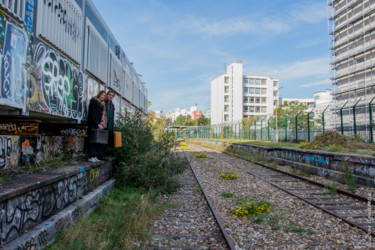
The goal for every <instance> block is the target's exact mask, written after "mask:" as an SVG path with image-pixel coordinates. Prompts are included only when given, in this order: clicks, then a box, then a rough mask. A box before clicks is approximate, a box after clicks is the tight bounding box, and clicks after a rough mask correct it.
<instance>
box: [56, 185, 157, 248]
mask: <svg viewBox="0 0 375 250" xmlns="http://www.w3.org/2000/svg"><path fill="white" fill-rule="evenodd" d="M154 198H155V192H152V191H150V192H143V191H141V190H139V189H133V188H124V187H123V188H115V189H113V190H110V191H109V193H108V195H107V196H105V197H103V198H102V199H101V201H100V203H99V206H98V208H97V209H96V211H95V212H94V213H92V214H91V215H89V216H88V217H86V218H83V219H81V220H80V221H79V222H77V223H75V224H73V225H72V226H71V228H70V229H69V230H67V231H64V232H63V233H61V234H60V235H59V236H58V240H57V242H55V244H53V245H52V247H51V248H52V249H74V250H75V249H125V248H132V246H133V248H134V246H135V245H134V243H137V242H140V241H144V240H146V239H147V238H148V234H147V230H146V229H147V227H148V224H149V221H150V219H151V218H152V217H154V216H155V215H157V214H158V213H159V211H161V209H160V208H157V207H155V206H153V204H152V203H153V201H154Z"/></svg>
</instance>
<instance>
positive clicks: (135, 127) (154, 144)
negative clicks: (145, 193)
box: [113, 111, 186, 193]
mask: <svg viewBox="0 0 375 250" xmlns="http://www.w3.org/2000/svg"><path fill="white" fill-rule="evenodd" d="M116 131H120V132H122V144H123V146H122V147H121V148H115V149H114V150H113V154H114V156H115V157H116V159H117V160H118V162H119V164H118V166H117V170H116V175H115V176H116V183H117V185H120V186H129V187H141V188H145V189H150V188H157V189H160V190H161V191H162V192H167V193H170V192H173V191H175V189H176V188H178V183H177V181H176V178H175V175H176V174H179V173H182V172H183V170H184V169H185V167H186V161H184V160H181V159H180V158H178V157H177V156H176V154H175V153H173V149H174V148H175V147H176V146H177V145H178V144H177V142H176V138H175V136H174V134H173V133H164V134H161V135H160V136H159V137H158V140H155V139H154V136H153V134H152V130H151V128H150V127H149V125H147V123H146V118H145V116H144V115H143V114H142V113H141V112H138V111H136V112H132V113H130V112H127V113H126V115H125V116H120V118H119V121H118V122H117V125H116Z"/></svg>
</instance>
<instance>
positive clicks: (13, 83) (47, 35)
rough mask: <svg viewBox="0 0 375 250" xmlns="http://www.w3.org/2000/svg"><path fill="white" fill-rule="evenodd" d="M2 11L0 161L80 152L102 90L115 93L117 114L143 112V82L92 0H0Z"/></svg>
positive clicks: (0, 165)
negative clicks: (89, 117) (90, 114)
mask: <svg viewBox="0 0 375 250" xmlns="http://www.w3.org/2000/svg"><path fill="white" fill-rule="evenodd" d="M0 12H1V15H0V60H1V62H0V65H1V67H0V78H1V80H0V169H2V168H11V167H17V166H19V165H25V164H29V163H32V162H34V161H36V162H39V161H41V160H44V159H47V158H52V157H54V156H59V155H61V154H62V153H63V152H66V151H67V150H68V151H70V152H71V153H72V154H73V155H80V154H82V153H83V152H84V147H83V145H84V138H85V137H86V136H87V130H86V120H87V107H88V103H89V101H90V99H91V98H92V97H93V96H96V95H97V94H98V92H99V91H100V90H105V91H108V90H112V91H114V92H115V93H116V97H115V98H114V100H113V102H114V104H115V107H116V114H118V113H120V114H125V111H126V110H136V109H138V110H141V111H142V112H144V113H147V103H148V99H147V95H148V94H147V88H146V87H145V85H144V83H143V82H142V80H141V79H140V77H139V74H137V72H136V70H135V68H134V67H133V63H131V62H130V60H129V59H128V58H127V56H126V54H125V52H124V50H123V48H121V46H120V44H119V42H118V41H117V40H116V38H115V37H114V35H113V34H112V32H111V30H110V29H109V28H108V26H107V25H106V23H105V21H104V20H103V18H102V17H101V15H100V13H99V11H98V10H97V9H96V8H95V6H94V4H93V3H92V2H91V0H54V1H43V0H22V1H11V0H4V1H0ZM116 117H119V116H118V115H117V116H116Z"/></svg>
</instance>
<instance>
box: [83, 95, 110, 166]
mask: <svg viewBox="0 0 375 250" xmlns="http://www.w3.org/2000/svg"><path fill="white" fill-rule="evenodd" d="M105 98H106V94H105V91H104V90H102V91H99V93H98V95H97V96H96V97H93V98H91V100H90V104H89V112H88V117H87V127H88V129H87V133H88V139H89V144H88V150H87V151H88V154H89V161H90V162H98V161H100V160H99V159H98V158H102V157H104V156H105V152H104V145H103V144H98V143H91V131H92V129H94V128H97V129H105V128H106V127H107V113H106V110H105Z"/></svg>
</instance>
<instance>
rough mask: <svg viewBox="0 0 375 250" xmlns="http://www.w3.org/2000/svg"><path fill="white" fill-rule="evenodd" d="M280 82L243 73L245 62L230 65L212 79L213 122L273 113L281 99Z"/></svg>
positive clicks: (232, 120) (238, 119) (218, 122)
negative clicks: (243, 63) (221, 73)
mask: <svg viewBox="0 0 375 250" xmlns="http://www.w3.org/2000/svg"><path fill="white" fill-rule="evenodd" d="M278 89H279V81H278V80H277V79H276V78H273V77H266V76H250V75H244V74H243V65H242V61H241V60H238V61H237V62H235V63H232V64H231V65H229V66H227V67H226V72H225V74H223V75H221V76H219V77H217V78H216V79H214V80H213V81H211V124H212V125H214V124H220V123H230V122H235V121H240V120H242V119H243V118H248V117H250V116H271V115H272V114H273V112H274V109H275V106H276V105H277V103H278V99H279V91H278Z"/></svg>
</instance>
